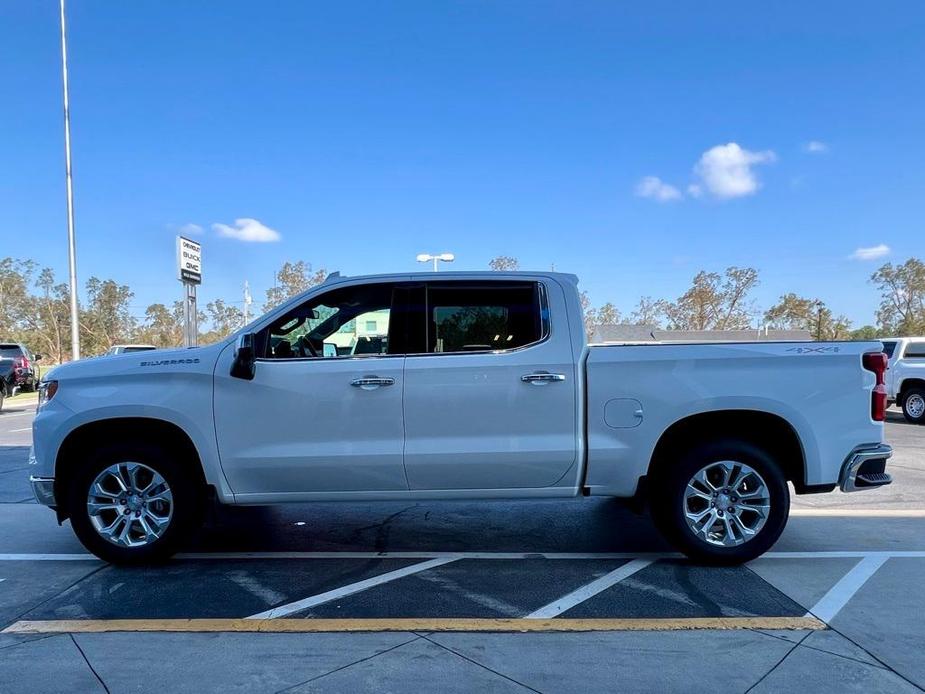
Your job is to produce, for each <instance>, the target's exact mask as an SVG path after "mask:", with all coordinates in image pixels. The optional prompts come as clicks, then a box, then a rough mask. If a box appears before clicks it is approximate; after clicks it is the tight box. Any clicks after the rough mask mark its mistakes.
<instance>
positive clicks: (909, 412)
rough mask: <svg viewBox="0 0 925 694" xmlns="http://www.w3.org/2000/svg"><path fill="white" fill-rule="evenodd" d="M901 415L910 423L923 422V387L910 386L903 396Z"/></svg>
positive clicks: (924, 420) (924, 396) (924, 410)
mask: <svg viewBox="0 0 925 694" xmlns="http://www.w3.org/2000/svg"><path fill="white" fill-rule="evenodd" d="M903 416H904V417H905V418H906V421H907V422H909V423H910V424H923V423H925V389H922V388H910V389H909V390H908V391H907V392H906V393H905V395H904V396H903Z"/></svg>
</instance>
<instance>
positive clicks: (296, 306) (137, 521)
mask: <svg viewBox="0 0 925 694" xmlns="http://www.w3.org/2000/svg"><path fill="white" fill-rule="evenodd" d="M319 307H325V310H324V311H319V310H318V309H319ZM382 311H388V312H389V328H388V341H387V342H386V341H380V351H378V352H372V353H366V354H363V355H339V354H338V352H337V350H329V349H325V342H326V339H327V338H329V337H330V336H331V335H333V334H334V333H335V332H336V331H337V330H338V329H339V328H340V327H341V326H344V325H346V324H348V323H349V321H353V320H357V321H360V320H364V319H365V318H364V317H365V316H366V314H369V313H371V312H382ZM380 315H381V313H380ZM329 344H330V343H329ZM283 346H285V349H283ZM881 350H882V345H881V343H880V342H879V341H867V342H838V343H824V342H781V343H774V342H761V343H757V342H748V343H731V344H626V345H621V344H613V345H594V346H589V345H588V344H587V343H586V335H585V329H584V323H583V321H582V309H581V302H580V300H579V292H578V286H577V278H576V277H575V276H574V275H565V274H558V273H525V272H521V273H515V272H505V273H502V272H490V273H440V274H439V275H435V274H420V275H408V274H405V275H381V276H373V277H358V278H347V277H340V276H334V277H331V278H329V279H328V280H327V281H326V282H325V283H323V284H322V285H319V286H317V287H314V288H312V289H310V290H308V291H307V292H306V293H304V294H302V295H300V296H298V297H296V298H294V299H292V300H290V301H288V302H286V303H285V304H283V305H281V306H279V307H278V308H276V309H274V310H272V311H271V312H270V313H268V314H267V315H265V316H264V317H263V318H261V319H258V320H257V321H256V322H255V323H253V324H252V326H251V327H249V328H248V332H246V333H243V332H242V333H238V334H236V335H233V336H231V337H229V338H228V339H225V340H224V341H222V342H219V343H216V344H213V345H208V346H205V347H199V348H195V349H182V350H180V349H178V350H172V351H160V352H157V353H152V354H150V355H148V354H123V355H121V356H117V357H113V358H111V359H93V360H87V361H82V362H72V363H70V364H64V365H63V366H60V367H57V368H56V369H55V372H54V373H53V374H52V376H54V379H53V380H48V381H45V382H44V383H43V385H42V391H41V395H40V399H39V409H38V413H37V416H36V417H35V421H34V424H33V431H34V452H33V456H32V467H31V470H32V474H31V480H32V485H33V490H34V492H35V496H36V498H37V499H38V501H39V502H41V503H43V504H46V505H48V506H52V507H54V508H55V509H56V510H57V514H58V518H59V519H60V520H63V519H65V518H70V520H71V525H72V527H73V528H74V531H75V532H76V533H77V536H78V537H79V539H80V541H81V542H82V543H83V544H84V545H85V546H86V547H87V548H88V549H89V550H90V551H91V552H93V553H95V554H96V555H97V556H99V557H101V558H103V559H106V560H108V561H112V562H124V563H132V562H141V561H148V560H152V559H155V558H162V557H165V556H168V555H170V554H171V553H173V552H174V551H175V550H176V549H177V548H178V546H179V545H180V543H181V542H183V541H184V540H185V539H186V538H188V537H189V533H190V532H191V530H192V529H193V528H195V526H196V525H197V523H198V522H199V519H200V518H202V516H203V512H204V509H205V507H206V505H207V503H208V502H207V500H208V499H210V498H213V497H214V498H215V499H216V500H217V501H218V502H219V503H223V504H271V503H279V502H286V501H297V502H305V501H321V500H335V499H337V500H349V501H354V502H365V501H368V500H370V499H405V500H419V499H435V498H452V499H477V498H488V499H497V498H504V499H512V498H518V499H549V498H554V497H580V496H607V497H625V498H633V499H635V500H636V501H638V502H640V503H641V502H643V501H645V502H647V503H648V505H649V507H650V508H651V511H652V514H653V517H654V519H655V522H656V523H657V525H658V527H659V528H660V529H661V530H662V531H663V532H664V534H665V535H666V536H667V537H668V538H669V539H670V540H671V541H672V542H673V543H674V544H675V545H676V546H677V547H678V548H679V549H681V550H682V551H683V552H685V553H687V554H688V555H689V556H691V557H693V558H695V559H696V560H699V561H704V562H712V563H737V562H742V561H746V560H749V559H752V558H754V557H756V556H759V555H760V554H762V553H763V552H764V551H765V550H767V549H768V548H769V547H770V546H771V545H772V544H774V542H775V541H776V540H777V539H778V537H779V536H780V534H781V532H782V531H783V529H784V526H785V524H786V522H787V518H788V515H789V510H790V491H789V487H788V482H791V483H792V484H793V486H794V488H795V490H796V493H797V494H812V493H818V492H830V491H832V490H834V489H836V488H838V487H840V488H841V490H842V491H846V492H853V491H857V490H862V489H873V488H875V487H879V486H882V485H884V484H889V482H890V481H891V479H890V476H889V475H888V474H887V473H886V464H887V460H888V459H889V458H890V456H891V455H892V449H891V448H890V447H889V446H888V445H886V444H885V443H884V442H883V419H884V412H885V409H886V389H885V387H884V384H883V377H884V372H885V369H886V362H887V358H886V355H885V354H883V352H882V351H881ZM613 532H620V529H619V528H614V529H613Z"/></svg>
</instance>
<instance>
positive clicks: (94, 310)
mask: <svg viewBox="0 0 925 694" xmlns="http://www.w3.org/2000/svg"><path fill="white" fill-rule="evenodd" d="M519 267H520V263H519V261H518V260H517V258H514V257H511V256H498V257H496V258H493V259H492V260H491V262H490V263H489V268H490V269H492V270H498V271H505V270H517V269H519ZM326 276H327V271H326V270H325V269H324V268H320V269H314V268H313V267H312V265H311V264H310V263H307V262H305V261H301V260H300V261H295V262H287V263H284V264H283V266H282V267H281V268H280V269H279V271H278V272H277V273H276V282H275V284H274V286H273V287H271V288H270V289H268V290H266V299H265V301H264V302H263V305H262V308H263V310H264V311H268V310H270V309H271V308H273V307H274V306H277V305H279V304H280V303H282V302H283V301H286V300H287V299H289V298H290V297H293V296H295V295H297V294H300V293H301V292H303V291H305V290H306V289H309V288H310V287H313V286H315V285H317V284H320V283H321V282H323V281H324V278H325V277H326ZM870 281H871V284H872V285H873V286H874V287H876V289H877V290H878V291H879V292H880V306H879V308H878V310H877V312H876V317H875V322H874V323H872V324H869V325H863V326H859V327H854V326H852V323H851V321H850V320H848V319H847V318H846V317H845V316H843V315H836V314H835V312H834V311H833V310H832V309H831V308H829V306H827V305H826V303H825V302H824V301H822V300H821V299H819V298H816V297H806V296H799V295H797V294H795V293H787V294H784V295H782V296H781V297H780V299H779V300H778V301H777V303H775V304H774V305H773V306H771V307H770V308H769V309H767V310H766V311H763V312H758V311H757V310H756V307H755V304H754V301H753V299H752V298H751V294H752V292H753V291H754V289H755V287H757V286H758V283H759V272H758V270H757V269H755V268H751V267H744V268H743V267H730V268H727V269H726V270H725V271H724V272H722V273H719V272H707V271H701V272H698V273H697V274H696V275H695V276H694V277H693V279H692V281H691V285H690V287H689V288H688V289H687V290H686V291H685V292H684V293H683V294H682V295H681V296H679V297H677V298H676V299H674V300H669V299H658V298H653V297H651V296H643V297H641V298H640V299H639V300H638V302H637V304H636V306H635V308H634V309H633V310H632V312H631V313H629V314H628V315H623V313H622V312H621V311H620V310H619V309H618V308H617V307H616V305H615V304H614V303H613V302H607V303H604V304H603V305H600V306H592V305H591V301H590V299H589V297H588V295H587V293H585V292H582V294H581V300H582V308H583V310H584V315H585V326H586V328H587V330H588V333H589V334H590V333H593V332H594V329H595V328H597V327H598V326H600V325H608V324H617V323H631V324H635V325H649V326H653V327H657V328H670V329H675V330H732V329H746V328H754V327H758V325H757V324H758V323H760V324H761V326H767V327H770V328H775V329H803V330H808V331H809V332H810V334H811V335H812V336H813V337H814V338H815V339H817V340H842V339H867V338H873V337H879V336H887V335H922V334H925V263H923V262H922V261H921V260H919V259H918V258H910V259H909V260H907V261H906V262H904V263H902V264H899V265H893V264H892V263H887V264H885V265H883V266H882V267H880V268H879V269H878V270H877V271H876V272H874V273H873V275H872V276H871V278H870ZM84 289H85V299H84V300H83V301H82V302H80V305H79V330H80V340H81V345H82V349H83V351H84V352H85V353H86V354H88V355H94V354H102V353H103V352H105V351H106V350H107V349H109V347H111V346H112V345H114V344H124V343H130V342H141V343H147V344H153V345H157V346H158V347H175V346H179V345H180V344H181V343H182V340H183V302H182V301H179V300H177V301H173V302H171V303H154V304H151V305H150V306H148V307H147V308H146V309H145V310H144V312H143V314H141V315H136V313H135V312H133V311H132V300H133V299H134V296H135V295H134V292H132V290H131V288H130V287H129V286H128V285H126V284H120V283H118V282H116V281H115V280H112V279H100V278H98V277H91V278H90V279H88V280H87V282H86V284H85V286H84ZM243 323H244V313H243V311H242V309H241V308H240V307H239V306H237V305H236V304H235V303H232V302H227V301H225V300H223V299H215V300H214V301H210V302H208V303H207V304H206V305H205V308H204V310H200V312H199V324H200V326H202V327H203V328H205V329H204V330H201V334H200V342H201V343H203V344H207V343H209V342H214V341H216V340H219V339H222V338H224V337H226V336H227V335H229V334H230V333H232V332H234V331H235V330H237V329H238V328H240V327H241V326H242V325H243ZM70 329H71V327H70V311H69V304H68V287H67V284H66V283H64V282H58V280H57V278H56V277H55V273H54V271H53V270H51V269H50V268H47V267H45V268H40V267H39V265H38V264H37V263H35V262H34V261H32V260H23V259H16V258H11V257H8V258H3V259H2V260H0V340H4V341H6V340H11V341H17V342H23V343H25V344H27V345H29V347H30V348H31V349H32V350H33V351H35V352H39V353H41V354H43V355H48V361H49V362H52V363H57V362H62V361H67V360H68V359H69V358H70Z"/></svg>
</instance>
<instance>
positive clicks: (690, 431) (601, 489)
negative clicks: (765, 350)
mask: <svg viewBox="0 0 925 694" xmlns="http://www.w3.org/2000/svg"><path fill="white" fill-rule="evenodd" d="M643 411H644V412H645V405H644V404H643ZM646 414H648V413H646ZM588 429H589V430H588V435H589V445H588V450H589V451H590V455H589V462H588V480H587V484H588V486H589V487H590V492H591V493H592V494H595V495H597V494H612V495H615V496H633V495H635V493H636V491H637V489H636V487H637V484H638V482H639V480H640V479H641V478H643V477H645V476H647V475H648V474H650V471H651V470H650V468H651V467H652V465H654V464H655V463H656V461H657V460H659V459H660V457H663V456H664V454H665V453H666V452H667V451H670V450H671V449H672V448H674V447H676V446H678V445H685V444H693V443H695V442H697V441H704V440H716V439H718V438H731V437H736V436H739V437H741V438H745V439H748V440H753V441H755V442H756V443H766V442H775V441H776V442H777V443H779V445H778V446H777V451H776V452H778V453H779V454H780V455H781V456H782V460H785V461H786V462H784V463H783V464H784V465H785V474H786V475H787V477H788V479H791V480H793V482H794V484H795V485H796V486H797V488H798V491H799V490H801V489H803V488H804V487H807V486H815V485H820V484H830V483H831V484H834V483H835V482H837V480H838V471H839V465H840V463H841V459H843V457H844V455H846V454H847V453H848V452H849V451H850V450H851V447H852V446H853V445H854V444H851V445H850V446H849V447H848V448H847V449H846V450H845V452H844V454H843V455H842V458H841V459H840V460H838V463H837V464H835V465H831V464H830V465H828V466H825V469H823V464H822V456H821V454H820V451H819V446H818V444H817V439H816V436H815V435H814V433H813V429H812V428H811V427H810V425H809V423H808V422H806V421H805V419H804V417H802V416H801V415H800V414H799V413H798V412H795V411H793V410H792V409H791V408H789V407H787V406H786V405H785V404H783V403H781V402H779V401H773V400H767V401H763V400H762V399H760V398H755V397H754V396H748V397H743V398H737V397H728V398H710V399H708V400H702V401H693V402H688V403H685V405H684V407H683V408H682V409H678V410H676V411H675V412H673V413H671V415H670V416H664V413H663V412H653V413H652V414H651V416H649V417H646V418H644V420H643V422H642V424H641V425H640V426H637V427H634V428H620V429H615V428H612V427H610V426H607V425H606V424H605V423H604V422H601V421H599V420H598V418H597V417H595V418H594V420H589V428H588ZM830 462H831V461H830ZM829 468H830V469H829ZM829 477H831V479H828V478H829Z"/></svg>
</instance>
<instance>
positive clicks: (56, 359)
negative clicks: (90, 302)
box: [23, 267, 71, 364]
mask: <svg viewBox="0 0 925 694" xmlns="http://www.w3.org/2000/svg"><path fill="white" fill-rule="evenodd" d="M35 286H36V288H38V289H39V290H40V293H39V294H35V295H31V296H30V297H29V301H28V304H27V307H28V308H27V310H26V311H25V314H24V316H23V321H24V323H25V324H26V333H25V336H24V341H25V342H26V343H27V344H29V345H30V346H31V347H32V349H33V350H35V351H37V352H39V353H40V354H42V355H44V356H45V358H46V360H47V362H50V363H52V364H60V363H61V362H63V361H66V360H68V359H69V358H70V349H69V348H70V331H71V313H70V303H69V298H70V295H69V292H68V286H67V284H64V283H63V282H62V283H57V282H55V273H54V271H53V270H52V269H51V268H47V267H46V268H43V269H42V271H41V272H40V273H39V276H38V279H37V280H36V282H35Z"/></svg>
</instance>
